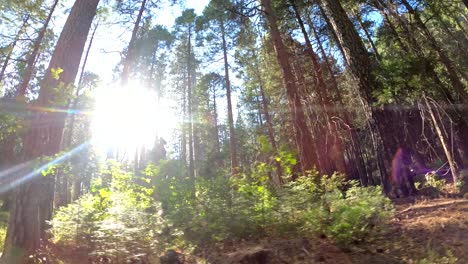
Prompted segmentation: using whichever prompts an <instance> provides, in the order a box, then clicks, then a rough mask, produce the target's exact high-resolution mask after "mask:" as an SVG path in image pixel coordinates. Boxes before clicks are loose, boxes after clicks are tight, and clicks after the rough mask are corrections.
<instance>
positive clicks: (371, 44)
mask: <svg viewBox="0 0 468 264" xmlns="http://www.w3.org/2000/svg"><path fill="white" fill-rule="evenodd" d="M352 12H353V15H354V17H355V18H356V20H357V22H358V23H359V26H360V27H361V28H362V30H363V31H364V35H365V36H366V39H367V42H368V43H369V45H370V46H371V48H372V50H373V51H374V54H375V58H376V59H377V60H378V61H381V60H382V57H380V54H379V51H378V50H377V47H376V46H375V43H374V41H373V40H372V36H371V35H370V33H369V30H368V29H367V28H366V26H365V25H364V22H363V21H362V17H361V14H359V10H358V11H355V10H353V11H352Z"/></svg>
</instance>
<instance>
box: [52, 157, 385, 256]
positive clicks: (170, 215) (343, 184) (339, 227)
mask: <svg viewBox="0 0 468 264" xmlns="http://www.w3.org/2000/svg"><path fill="white" fill-rule="evenodd" d="M180 165H181V164H180V163H179V162H177V161H165V162H163V163H161V164H160V165H159V166H153V165H150V166H148V168H146V170H145V171H144V175H143V176H135V175H133V174H131V173H126V172H124V171H123V170H122V169H121V168H120V167H119V165H118V164H116V163H110V164H108V165H107V167H105V169H103V170H101V172H100V175H101V177H98V178H97V179H96V180H94V182H93V188H92V189H93V191H92V193H90V194H87V195H85V196H83V197H81V198H80V199H78V200H77V201H75V202H73V203H71V204H70V205H68V206H67V207H64V208H62V209H60V210H58V212H57V213H56V214H55V216H54V219H53V220H52V221H51V225H52V229H51V231H50V232H51V234H52V235H53V238H54V241H55V242H56V243H57V244H59V245H60V244H63V245H79V246H81V247H86V248H87V249H88V251H89V252H90V254H91V255H92V256H95V257H100V256H106V257H109V258H111V259H113V260H114V261H121V260H126V261H131V260H132V259H135V258H138V259H142V258H149V257H151V255H158V254H160V253H161V252H163V251H164V250H166V249H168V248H174V249H176V248H177V249H181V248H184V249H196V248H200V247H206V246H210V245H213V244H215V243H217V242H222V241H226V240H240V239H255V238H264V237H275V236H281V237H285V236H286V237H291V238H294V237H304V236H317V235H325V236H327V237H329V238H330V239H332V240H334V241H336V242H337V243H338V244H340V245H341V246H343V247H346V246H347V245H348V244H349V243H353V242H357V241H363V240H366V239H367V238H369V237H371V236H372V235H373V234H374V233H375V232H378V231H379V230H382V229H383V228H384V227H385V225H386V223H387V222H388V221H389V219H390V218H391V217H392V214H393V208H392V205H391V203H390V200H389V199H388V198H386V197H385V196H384V195H383V194H382V190H381V189H380V187H360V186H358V184H357V182H355V181H346V180H345V177H344V175H341V174H334V175H331V176H321V175H319V174H318V173H317V172H314V171H311V172H310V173H309V174H308V175H307V176H303V177H299V178H298V179H296V180H295V181H293V182H290V183H289V184H287V185H285V186H284V187H282V188H280V189H277V188H273V187H272V186H270V181H269V177H268V174H267V173H265V172H267V171H266V170H265V165H264V164H258V166H257V167H256V168H255V169H254V171H253V173H252V174H250V175H240V176H237V177H228V176H227V175H229V174H228V173H219V174H218V176H217V177H213V178H210V179H204V178H201V177H199V178H197V179H196V181H194V180H193V179H190V178H186V177H184V176H183V175H185V174H184V171H183V169H181V168H182V167H183V166H180Z"/></svg>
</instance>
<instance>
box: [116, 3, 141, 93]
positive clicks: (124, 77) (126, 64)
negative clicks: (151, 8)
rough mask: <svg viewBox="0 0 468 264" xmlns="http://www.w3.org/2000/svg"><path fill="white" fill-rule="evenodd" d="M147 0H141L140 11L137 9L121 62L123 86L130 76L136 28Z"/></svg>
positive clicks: (133, 58)
mask: <svg viewBox="0 0 468 264" xmlns="http://www.w3.org/2000/svg"><path fill="white" fill-rule="evenodd" d="M146 2H147V0H143V1H142V2H141V6H140V11H138V16H137V19H136V22H135V25H134V27H133V31H132V37H131V38H130V42H129V43H128V48H127V57H126V58H125V61H124V63H123V70H122V85H123V86H125V85H126V84H127V83H128V79H129V78H130V72H131V71H132V68H133V63H134V62H135V56H136V54H135V42H136V40H137V34H138V29H139V28H140V22H141V18H142V17H143V12H144V11H145V7H146Z"/></svg>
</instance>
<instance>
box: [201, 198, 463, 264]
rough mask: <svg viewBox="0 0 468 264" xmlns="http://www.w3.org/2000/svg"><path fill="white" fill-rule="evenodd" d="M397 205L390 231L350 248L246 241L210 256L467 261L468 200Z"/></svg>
mask: <svg viewBox="0 0 468 264" xmlns="http://www.w3.org/2000/svg"><path fill="white" fill-rule="evenodd" d="M395 207H396V210H397V213H396V217H395V218H394V219H393V220H392V222H391V224H390V227H389V228H388V230H387V231H386V232H385V233H382V234H381V235H379V236H377V237H375V238H374V239H373V240H372V241H368V242H364V243H356V244H354V245H352V246H351V247H350V248H349V249H347V250H342V249H340V248H338V247H336V246H334V245H332V244H331V243H330V242H328V241H327V239H306V238H304V239H296V240H287V239H277V240H265V241H260V242H242V243H236V245H233V246H231V247H229V246H228V247H226V248H225V249H223V250H222V251H221V252H219V253H216V255H215V256H211V261H210V263H226V264H229V263H232V264H234V263H247V264H249V263H252V264H255V263H274V264H276V263H330V264H331V263H334V264H341V263H343V264H347V263H363V264H379V263H382V264H393V263H417V264H433V263H434V264H436V263H437V264H439V263H440V264H445V263H446V264H451V263H460V264H466V263H468V200H467V199H433V200H416V199H401V200H396V201H395ZM208 260H210V257H209V258H208Z"/></svg>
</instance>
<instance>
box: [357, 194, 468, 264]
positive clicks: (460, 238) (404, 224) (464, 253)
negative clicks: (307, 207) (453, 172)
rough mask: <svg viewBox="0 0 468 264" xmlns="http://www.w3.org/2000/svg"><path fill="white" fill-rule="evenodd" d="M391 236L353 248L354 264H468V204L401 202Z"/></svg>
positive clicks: (456, 202)
mask: <svg viewBox="0 0 468 264" xmlns="http://www.w3.org/2000/svg"><path fill="white" fill-rule="evenodd" d="M395 206H396V209H397V214H396V217H395V219H394V220H393V221H392V223H391V226H390V229H389V230H388V232H386V233H385V234H383V235H382V237H380V238H378V239H376V240H375V241H372V242H368V243H366V244H363V245H357V246H355V247H353V248H352V252H351V254H350V256H351V259H352V261H353V263H389V264H391V263H460V264H467V263H468V200H467V199H433V200H419V201H418V200H411V199H406V200H398V201H395Z"/></svg>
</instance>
